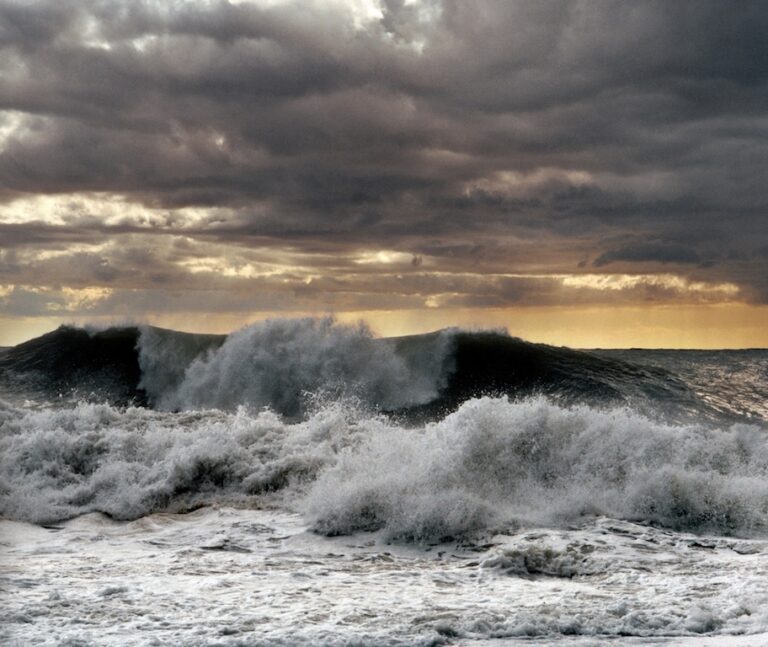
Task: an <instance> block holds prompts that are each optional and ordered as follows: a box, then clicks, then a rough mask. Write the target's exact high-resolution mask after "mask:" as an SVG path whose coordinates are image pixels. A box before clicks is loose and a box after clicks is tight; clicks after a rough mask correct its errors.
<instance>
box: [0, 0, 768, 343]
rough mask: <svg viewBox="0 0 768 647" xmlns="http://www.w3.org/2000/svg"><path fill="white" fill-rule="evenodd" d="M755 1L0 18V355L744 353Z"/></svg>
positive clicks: (506, 0)
mask: <svg viewBox="0 0 768 647" xmlns="http://www.w3.org/2000/svg"><path fill="white" fill-rule="evenodd" d="M766 34H768V3H765V2H762V1H759V0H756V1H742V0H733V1H731V2H722V1H721V0H717V1H709V0H680V1H676V2H670V1H669V0H658V1H655V0H639V1H629V0H625V1H621V2H616V1H611V0H588V1H582V0H570V1H557V0H551V1H539V0H529V1H521V0H478V1H474V0H411V1H409V0H325V1H322V0H241V1H240V2H234V1H232V0H230V1H227V0H210V1H205V0H188V1H184V0H168V1H163V2H160V1H157V0H143V1H140V0H112V1H108V0H104V1H102V0H41V1H39V2H36V1H31V0H0V345H11V344H15V343H18V342H20V341H23V340H25V339H28V338H30V337H32V336H35V335H38V334H41V333H43V332H45V331H47V330H51V329H53V328H55V327H56V326H58V325H59V324H61V323H84V322H91V323H95V324H101V325H109V324H110V323H125V322H149V323H154V324H156V325H162V326H166V327H171V328H176V329H183V330H192V331H207V332H227V331H229V330H233V329H235V328H238V327H240V326H242V325H245V324H247V323H249V322H252V321H257V320H260V319H263V318H267V317H275V316H288V317H292V316H306V315H322V314H326V313H333V314H335V315H336V316H337V317H338V319H339V320H341V321H354V320H357V319H360V318H363V319H365V320H366V321H368V322H369V324H370V326H371V327H372V329H373V330H374V331H375V332H377V333H378V334H382V335H399V334H409V333H415V332H422V331H426V330H433V329H436V328H441V327H444V326H451V325H458V326H464V327H474V328H485V327H493V328H497V327H506V328H507V329H508V330H509V332H510V333H511V334H515V335H519V336H522V337H525V338H527V339H531V340H533V341H544V342H548V343H555V344H565V345H570V346H575V347H628V346H643V347H757V346H761V347H768V38H766Z"/></svg>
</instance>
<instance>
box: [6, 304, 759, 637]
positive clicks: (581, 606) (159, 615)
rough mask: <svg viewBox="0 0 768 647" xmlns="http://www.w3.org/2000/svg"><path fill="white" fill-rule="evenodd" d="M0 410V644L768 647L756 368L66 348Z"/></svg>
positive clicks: (437, 342)
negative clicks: (650, 646)
mask: <svg viewBox="0 0 768 647" xmlns="http://www.w3.org/2000/svg"><path fill="white" fill-rule="evenodd" d="M0 398H2V399H1V400H0V543H2V553H0V607H1V608H2V613H0V642H2V643H3V644H9V645H65V644H66V645H200V646H204V645H205V646H213V645H227V646H230V645H231V646H234V645H239V646H250V645H254V646H255V645H505V644H560V643H562V644H569V645H571V644H576V645H600V644H611V645H615V644H637V645H640V644H643V645H645V644H654V645H657V644H670V645H699V644H704V645H706V644H712V645H766V644H768V559H766V555H767V554H768V436H766V431H767V430H768V423H767V422H766V421H767V420H768V352H767V351H763V350H751V351H708V352H703V351H640V350H637V351H589V352H587V351H574V350H570V349H565V348H554V347H550V346H545V345H537V344H530V343H527V342H524V341H522V340H519V339H515V338H512V337H509V336H508V335H506V333H503V332H499V331H485V332H467V331H461V330H444V331H440V332H438V333H432V334H429V335H420V336H413V337H404V338H397V339H379V338H376V337H375V336H374V335H372V334H371V332H370V331H369V330H368V329H367V328H366V327H365V326H364V325H362V324H360V325H357V326H347V325H341V324H339V323H337V322H335V321H334V320H333V319H332V318H319V319H312V318H306V319H276V320H271V321H266V322H262V323H258V324H255V325H253V326H249V327H247V328H244V329H242V330H239V331H236V332H234V333H232V334H231V335H228V336H214V335H190V334H185V333H177V332H174V331H167V330H161V329H157V328H153V327H149V326H139V327H124V328H108V329H96V328H85V329H82V328H69V327H65V328H61V329H59V330H58V331H55V332H53V333H50V334H49V335H45V336H43V337H41V338H38V339H35V340H32V341H30V342H27V343H25V344H21V345H19V346H16V347H13V348H10V349H6V350H4V351H0Z"/></svg>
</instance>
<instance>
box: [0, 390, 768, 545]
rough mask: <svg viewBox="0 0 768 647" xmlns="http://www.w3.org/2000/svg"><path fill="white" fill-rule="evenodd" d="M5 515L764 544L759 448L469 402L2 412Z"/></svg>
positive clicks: (698, 429)
mask: <svg viewBox="0 0 768 647" xmlns="http://www.w3.org/2000/svg"><path fill="white" fill-rule="evenodd" d="M0 456H1V457H2V458H1V459H0V515H2V516H4V517H6V518H11V519H20V520H27V521H32V522H36V523H51V522H55V521H58V520H61V519H65V518H69V517H74V516H77V515H80V514H84V513H87V512H94V511H99V512H103V513H106V514H109V515H111V516H112V517H115V518H118V519H133V518H138V517H141V516H144V515H146V514H149V513H151V512H156V511H167V510H174V511H180V510H189V509H191V508H194V507H196V506H200V505H206V504H214V503H223V502H226V503H228V504H242V505H262V504H264V503H268V502H270V501H271V502H273V503H280V504H281V505H284V506H287V507H288V508H289V509H294V510H299V511H301V512H302V513H303V514H304V515H305V517H306V519H307V521H308V522H309V523H310V524H311V527H312V528H313V529H314V530H315V531H316V532H318V533H322V534H326V535H337V534H348V533H354V532H358V531H374V530H375V531H379V532H382V533H384V535H385V536H387V537H388V538H390V539H395V540H401V541H415V542H426V541H436V540H441V539H446V538H448V537H457V536H465V535H471V534H472V533H477V532H487V531H491V532H492V531H496V530H499V529H504V528H507V529H509V528H516V527H519V526H528V525H535V526H541V525H550V526H556V527H568V526H569V525H570V524H572V523H575V522H578V521H579V519H582V518H584V517H585V516H588V517H591V516H594V515H606V516H609V517H612V518H615V519H624V520H631V521H637V522H643V523H651V524H656V525H660V526H664V527H667V528H673V529H679V530H689V531H696V532H715V533H719V534H732V535H740V536H749V535H764V534H765V533H766V532H768V436H766V429H765V428H761V427H759V426H757V425H746V424H736V425H732V426H729V427H726V428H722V429H712V428H710V427H704V426H700V425H671V424H662V423H659V422H656V421H653V420H650V419H649V418H647V417H645V416H642V415H640V414H638V413H636V412H634V411H631V410H629V409H627V408H614V409H595V408H592V407H588V406H579V405H573V406H568V407H566V406H563V405H561V404H557V403H555V402H552V401H551V400H549V399H546V398H543V397H538V398H531V399H525V400H522V401H518V402H513V401H510V400H509V399H508V398H506V397H502V398H488V397H485V398H480V399H473V400H469V401H467V402H465V403H464V404H462V405H461V406H460V407H459V409H458V410H457V411H456V412H454V413H452V414H450V415H448V416H446V417H444V418H442V419H440V420H438V421H436V422H432V423H427V424H424V425H420V426H416V427H410V428H406V427H404V426H402V425H399V424H396V423H395V422H393V421H392V419H391V418H386V417H381V416H375V415H373V416H372V415H370V414H369V413H366V412H364V411H361V410H360V409H357V408H355V407H354V406H350V405H344V404H341V403H335V404H333V405H329V406H326V407H324V408H321V409H319V410H317V411H315V412H314V413H311V414H310V415H308V416H307V417H306V419H304V420H302V421H300V422H294V423H288V422H286V421H285V420H284V419H282V418H281V417H280V416H278V415H276V414H275V413H273V412H271V411H261V412H259V413H252V412H248V411H247V410H246V409H243V408H241V409H240V410H238V411H236V412H234V413H226V412H223V411H215V410H210V411H198V412H192V413H171V412H158V411H152V410H150V409H145V408H137V407H132V408H126V409H121V408H114V407H111V406H109V405H106V404H86V403H83V404H79V405H77V406H75V407H72V408H55V409H52V408H44V409H40V410H35V411H30V410H24V409H19V408H15V407H13V406H10V405H8V404H4V405H2V406H0Z"/></svg>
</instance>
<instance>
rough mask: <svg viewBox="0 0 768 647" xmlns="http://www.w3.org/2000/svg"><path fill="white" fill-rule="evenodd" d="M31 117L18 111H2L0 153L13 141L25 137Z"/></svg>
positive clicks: (0, 113)
mask: <svg viewBox="0 0 768 647" xmlns="http://www.w3.org/2000/svg"><path fill="white" fill-rule="evenodd" d="M28 120H29V117H28V116H27V115H25V114H24V113H23V112H19V111H17V110H0V151H2V150H3V149H4V148H5V147H6V145H7V144H8V142H9V141H10V140H11V139H14V138H16V137H19V136H20V135H21V136H23V135H24V131H25V130H26V128H27V123H28Z"/></svg>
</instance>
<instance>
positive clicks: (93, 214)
mask: <svg viewBox="0 0 768 647" xmlns="http://www.w3.org/2000/svg"><path fill="white" fill-rule="evenodd" d="M0 134H1V133H0ZM230 214H231V212H230V210H228V209H211V208H207V207H206V208H198V207H184V208H181V209H173V210H170V209H162V208H159V209H156V208H152V207H147V206H144V205H142V204H139V203H137V202H129V201H127V200H125V198H124V197H123V196H121V195H117V194H112V193H90V194H85V193H71V194H61V195H32V196H24V197H21V198H19V199H17V200H14V201H13V202H11V203H9V204H4V205H0V223H4V224H21V223H25V222H40V221H42V222H44V223H45V224H48V225H78V224H91V225H92V224H94V223H95V222H98V224H100V225H105V226H110V225H118V224H120V225H125V224H129V225H134V226H137V227H171V228H173V227H178V228H183V227H194V226H197V225H201V224H207V223H209V222H211V220H213V219H222V218H226V217H227V216H229V215H230Z"/></svg>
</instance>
